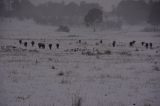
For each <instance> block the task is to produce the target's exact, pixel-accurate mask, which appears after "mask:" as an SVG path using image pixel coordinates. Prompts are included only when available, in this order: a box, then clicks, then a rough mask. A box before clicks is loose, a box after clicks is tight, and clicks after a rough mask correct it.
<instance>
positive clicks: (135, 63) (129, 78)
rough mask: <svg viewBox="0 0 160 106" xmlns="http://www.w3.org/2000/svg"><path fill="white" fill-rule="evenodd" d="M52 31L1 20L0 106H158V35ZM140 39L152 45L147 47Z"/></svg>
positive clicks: (79, 29) (159, 93) (125, 31)
mask: <svg viewBox="0 0 160 106" xmlns="http://www.w3.org/2000/svg"><path fill="white" fill-rule="evenodd" d="M55 30H56V28H54V27H50V26H40V25H35V24H34V22H30V21H29V22H19V21H18V22H17V21H16V22H11V23H10V22H1V24H0V106H160V34H159V33H153V32H152V33H151V32H142V31H141V30H140V29H139V30H138V29H134V30H133V29H132V30H131V29H129V28H127V29H123V30H121V31H97V32H95V33H93V32H91V30H89V29H86V28H82V27H72V28H71V32H70V33H62V32H56V31H55ZM19 39H22V42H27V43H28V45H27V47H24V45H23V44H21V45H20V44H19ZM79 40H81V42H80V43H79ZM100 40H102V41H103V42H102V43H100ZM133 40H135V41H136V43H135V45H134V46H133V47H130V46H129V42H130V41H133ZM31 41H34V42H35V45H34V46H33V47H32V46H31ZM113 41H116V46H115V47H113V46H112V42H113ZM142 41H144V42H148V43H150V42H152V43H153V47H152V49H150V48H148V49H146V47H144V46H142V45H141V42H142ZM38 43H44V44H45V45H46V47H45V49H39V48H38ZM57 43H59V44H60V46H59V49H57V48H56V44H57ZM48 44H52V45H53V47H52V49H51V50H50V49H49V47H48Z"/></svg>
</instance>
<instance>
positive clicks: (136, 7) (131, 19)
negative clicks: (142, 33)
mask: <svg viewBox="0 0 160 106" xmlns="http://www.w3.org/2000/svg"><path fill="white" fill-rule="evenodd" d="M114 11H116V14H117V16H118V17H121V18H122V19H123V20H124V21H125V22H126V23H127V24H130V25H134V24H139V23H142V22H146V21H147V17H148V15H149V8H148V4H147V3H146V2H145V1H144V0H137V1H136V0H122V1H121V2H120V3H119V4H118V6H117V7H116V10H114Z"/></svg>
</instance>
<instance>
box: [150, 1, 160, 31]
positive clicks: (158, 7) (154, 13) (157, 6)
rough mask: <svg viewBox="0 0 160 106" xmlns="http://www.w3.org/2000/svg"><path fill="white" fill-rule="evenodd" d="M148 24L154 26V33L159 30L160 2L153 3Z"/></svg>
mask: <svg viewBox="0 0 160 106" xmlns="http://www.w3.org/2000/svg"><path fill="white" fill-rule="evenodd" d="M148 23H150V24H151V25H153V26H154V31H156V30H157V29H158V27H159V25H160V1H159V2H154V3H153V5H152V7H151V12H150V15H149V20H148Z"/></svg>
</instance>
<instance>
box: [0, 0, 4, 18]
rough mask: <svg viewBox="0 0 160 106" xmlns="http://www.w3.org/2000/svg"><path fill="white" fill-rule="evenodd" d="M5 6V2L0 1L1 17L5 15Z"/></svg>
mask: <svg viewBox="0 0 160 106" xmlns="http://www.w3.org/2000/svg"><path fill="white" fill-rule="evenodd" d="M4 9H5V5H4V1H3V0H0V16H1V15H2V14H3V13H4Z"/></svg>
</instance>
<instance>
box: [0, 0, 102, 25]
mask: <svg viewBox="0 0 160 106" xmlns="http://www.w3.org/2000/svg"><path fill="white" fill-rule="evenodd" d="M5 1H6V0H0V16H3V17H16V18H18V19H33V20H34V21H35V22H37V23H40V24H50V25H60V24H81V23H82V22H83V18H84V16H85V14H87V12H88V11H89V10H90V9H92V8H98V9H102V7H101V6H100V5H99V4H98V3H87V2H85V1H82V2H80V4H77V3H75V2H70V3H68V4H66V3H65V2H51V1H49V2H46V3H43V4H39V5H33V4H32V3H31V2H30V1H29V0H12V2H10V7H12V8H11V9H10V10H7V9H6V8H5ZM8 1H9V0H8Z"/></svg>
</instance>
